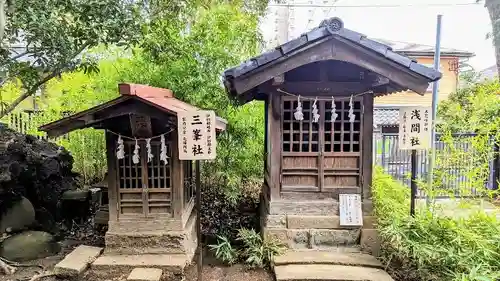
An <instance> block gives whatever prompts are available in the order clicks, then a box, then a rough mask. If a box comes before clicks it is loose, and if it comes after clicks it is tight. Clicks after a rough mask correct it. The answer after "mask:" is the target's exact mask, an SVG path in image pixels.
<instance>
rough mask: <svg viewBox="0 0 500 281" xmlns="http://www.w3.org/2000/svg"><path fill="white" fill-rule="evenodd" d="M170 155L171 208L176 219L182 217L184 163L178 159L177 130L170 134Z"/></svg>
mask: <svg viewBox="0 0 500 281" xmlns="http://www.w3.org/2000/svg"><path fill="white" fill-rule="evenodd" d="M170 136H171V144H172V145H171V147H172V157H170V165H172V166H171V167H172V169H171V173H172V174H171V177H172V210H173V216H174V218H176V219H182V210H183V208H184V165H182V161H181V160H179V143H178V134H177V130H175V131H173V132H172V133H171V134H170Z"/></svg>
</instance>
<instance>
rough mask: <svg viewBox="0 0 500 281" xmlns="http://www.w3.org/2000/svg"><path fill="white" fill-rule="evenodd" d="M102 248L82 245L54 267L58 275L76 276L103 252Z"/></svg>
mask: <svg viewBox="0 0 500 281" xmlns="http://www.w3.org/2000/svg"><path fill="white" fill-rule="evenodd" d="M101 252H102V248H98V247H91V246H85V245H80V246H78V247H76V248H75V249H74V250H73V251H72V252H71V253H69V254H68V255H67V256H66V257H64V259H63V260H62V261H60V262H59V263H58V264H56V266H55V267H54V271H55V273H56V274H57V276H60V277H76V276H78V275H80V274H82V273H83V271H85V270H86V269H87V268H88V267H89V265H90V264H91V263H92V262H93V261H94V260H95V259H96V258H97V257H98V256H99V255H100V254H101Z"/></svg>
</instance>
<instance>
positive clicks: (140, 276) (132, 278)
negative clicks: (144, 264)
mask: <svg viewBox="0 0 500 281" xmlns="http://www.w3.org/2000/svg"><path fill="white" fill-rule="evenodd" d="M162 274H163V271H162V270H161V269H159V268H134V270H132V272H130V275H129V276H128V277H127V281H160V279H161V275H162Z"/></svg>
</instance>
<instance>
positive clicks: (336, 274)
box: [274, 264, 394, 281]
mask: <svg viewBox="0 0 500 281" xmlns="http://www.w3.org/2000/svg"><path fill="white" fill-rule="evenodd" d="M274 273H275V275H276V280H277V281H306V280H318V281H319V280H321V281H394V279H392V277H391V276H390V275H389V274H388V273H387V272H385V271H384V270H382V269H378V268H372V267H361V266H345V265H331V264H306V265H303V264H294V265H280V266H276V267H275V268H274Z"/></svg>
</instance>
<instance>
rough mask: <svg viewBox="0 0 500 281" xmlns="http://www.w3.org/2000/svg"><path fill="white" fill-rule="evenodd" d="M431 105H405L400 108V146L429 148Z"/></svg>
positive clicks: (409, 148) (405, 147)
mask: <svg viewBox="0 0 500 281" xmlns="http://www.w3.org/2000/svg"><path fill="white" fill-rule="evenodd" d="M431 119H432V117H431V108H430V107H423V106H420V107H403V108H401V109H399V136H398V137H399V148H400V149H406V150H413V149H419V150H422V149H428V148H430V146H431V126H432V120H431Z"/></svg>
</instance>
